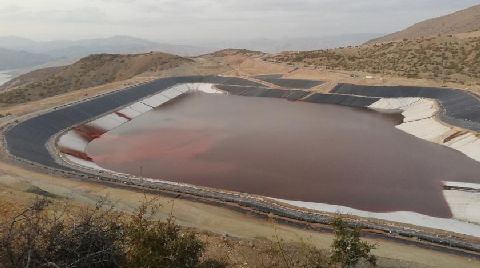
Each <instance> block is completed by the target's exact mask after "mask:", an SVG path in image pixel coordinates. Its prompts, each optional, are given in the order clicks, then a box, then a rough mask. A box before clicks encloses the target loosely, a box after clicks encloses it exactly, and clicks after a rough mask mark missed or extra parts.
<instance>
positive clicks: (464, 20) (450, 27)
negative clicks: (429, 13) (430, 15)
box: [367, 5, 480, 44]
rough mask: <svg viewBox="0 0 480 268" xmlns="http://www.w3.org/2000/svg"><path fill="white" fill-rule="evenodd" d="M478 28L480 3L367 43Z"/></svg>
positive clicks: (476, 29) (463, 31) (456, 32)
mask: <svg viewBox="0 0 480 268" xmlns="http://www.w3.org/2000/svg"><path fill="white" fill-rule="evenodd" d="M478 30H480V5H476V6H473V7H470V8H467V9H465V10H461V11H458V12H455V13H452V14H449V15H446V16H442V17H438V18H434V19H429V20H426V21H423V22H419V23H417V24H415V25H413V26H411V27H409V28H407V29H405V30H403V31H400V32H396V33H393V34H389V35H386V36H384V37H381V38H378V39H374V40H371V41H369V42H368V43H367V44H374V43H383V42H390V41H398V40H403V39H405V38H407V39H417V38H421V37H432V36H437V35H448V34H458V33H467V32H472V31H478Z"/></svg>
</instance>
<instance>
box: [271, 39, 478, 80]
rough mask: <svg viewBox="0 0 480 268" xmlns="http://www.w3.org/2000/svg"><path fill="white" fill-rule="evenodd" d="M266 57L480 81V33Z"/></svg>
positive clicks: (317, 65)
mask: <svg viewBox="0 0 480 268" xmlns="http://www.w3.org/2000/svg"><path fill="white" fill-rule="evenodd" d="M266 60H267V61H271V62H278V63H289V64H292V65H293V64H300V65H307V66H315V67H322V68H325V69H333V70H336V69H338V70H349V71H365V72H369V73H378V74H387V75H393V76H401V77H408V78H427V79H433V80H439V81H443V82H454V83H461V84H466V85H474V84H477V85H480V37H468V38H457V37H455V36H451V37H448V36H446V37H432V38H421V39H417V40H405V41H400V42H389V43H379V44H374V45H364V46H360V47H347V48H337V49H330V50H316V51H304V52H285V53H280V54H277V55H272V56H270V57H267V58H266Z"/></svg>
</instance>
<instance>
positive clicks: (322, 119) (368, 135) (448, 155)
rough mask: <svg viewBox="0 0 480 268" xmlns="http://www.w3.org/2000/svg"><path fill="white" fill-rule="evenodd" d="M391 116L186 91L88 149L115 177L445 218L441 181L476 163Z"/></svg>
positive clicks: (470, 173) (475, 171)
mask: <svg viewBox="0 0 480 268" xmlns="http://www.w3.org/2000/svg"><path fill="white" fill-rule="evenodd" d="M401 119H402V118H401V116H399V115H387V114H380V113H377V112H373V111H368V110H361V109H354V108H347V107H341V106H333V105H321V104H313V103H304V102H291V101H286V100H284V99H274V98H256V97H243V96H231V95H222V94H204V93H191V94H189V95H186V96H182V97H179V98H177V99H175V100H173V101H171V102H169V103H167V104H164V105H162V106H160V107H159V108H157V109H155V110H153V111H150V112H148V113H145V114H144V115H142V116H140V117H137V118H135V119H134V120H132V121H130V122H128V123H125V124H123V125H121V126H120V127H118V128H116V129H114V130H112V131H110V132H108V133H106V134H104V135H103V136H101V137H100V138H98V139H96V140H94V141H93V142H91V143H90V144H89V145H88V147H87V153H88V155H89V156H91V157H92V158H93V160H94V161H95V162H96V163H97V164H98V165H100V166H102V167H104V168H107V169H110V170H113V171H118V172H122V173H129V174H133V175H140V176H144V177H149V178H154V179H162V180H168V181H174V182H182V183H189V184H193V185H198V186H207V187H213V188H218V189H226V190H232V191H237V192H245V193H251V194H259V195H263V196H268V197H274V198H281V199H286V200H294V201H305V202H317V203H327V204H333V205H342V206H348V207H352V208H355V209H361V210H366V211H372V212H390V211H414V212H418V213H422V214H426V215H430V216H437V217H445V218H449V217H451V212H450V209H449V207H448V204H447V203H446V201H445V199H444V197H443V195H442V189H443V188H442V181H461V182H476V183H480V163H477V162H475V161H474V160H471V159H470V158H468V157H466V156H464V155H463V154H461V153H460V152H457V151H454V150H452V149H449V148H446V147H443V146H440V145H436V144H433V143H430V142H427V141H423V140H420V139H417V138H415V137H414V136H411V135H409V134H406V133H404V132H402V131H400V130H398V129H396V128H395V125H397V124H399V123H400V122H401Z"/></svg>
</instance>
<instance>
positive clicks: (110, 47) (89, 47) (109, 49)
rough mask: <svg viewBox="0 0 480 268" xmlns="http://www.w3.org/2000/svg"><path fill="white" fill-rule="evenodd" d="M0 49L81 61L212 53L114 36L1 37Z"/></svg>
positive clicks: (205, 49)
mask: <svg viewBox="0 0 480 268" xmlns="http://www.w3.org/2000/svg"><path fill="white" fill-rule="evenodd" d="M0 48H6V49H13V50H23V51H27V52H31V53H41V54H47V55H49V56H51V57H53V58H57V59H58V58H77V59H79V58H82V57H86V56H88V55H90V54H99V53H110V54H135V53H146V52H150V51H158V52H165V53H170V54H176V55H182V56H193V55H199V54H203V53H208V52H211V51H212V50H210V49H207V48H202V47H195V46H186V45H175V44H165V43H157V42H152V41H149V40H145V39H140V38H134V37H129V36H113V37H109V38H98V39H85V40H77V41H70V40H60V41H49V42H37V41H33V40H30V39H26V38H21V37H15V36H6V37H0Z"/></svg>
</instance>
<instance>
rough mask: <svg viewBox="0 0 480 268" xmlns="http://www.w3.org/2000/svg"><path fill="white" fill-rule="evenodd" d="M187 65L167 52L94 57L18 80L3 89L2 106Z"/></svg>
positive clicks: (20, 77) (182, 59)
mask: <svg viewBox="0 0 480 268" xmlns="http://www.w3.org/2000/svg"><path fill="white" fill-rule="evenodd" d="M187 62H191V60H190V59H186V58H182V57H179V56H175V55H170V54H164V53H147V54H134V55H116V54H98V55H91V56H88V57H86V58H83V59H81V60H80V61H78V62H76V63H74V64H72V65H69V66H63V67H54V68H47V69H41V70H37V71H33V72H31V73H28V74H25V75H22V76H19V77H17V78H16V79H14V80H12V81H10V82H8V83H7V84H5V85H4V86H2V87H1V88H0V89H2V90H5V92H4V93H2V94H0V103H2V104H4V105H5V104H7V105H8V104H14V103H23V102H28V101H33V100H38V99H42V98H46V97H51V96H55V95H58V94H62V93H66V92H70V91H74V90H78V89H82V88H88V87H93V86H97V85H101V84H106V83H110V82H114V81H121V80H126V79H129V78H132V77H133V76H136V75H139V74H143V73H148V72H158V71H162V70H166V69H171V68H175V67H178V66H180V65H182V64H183V63H187Z"/></svg>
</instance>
